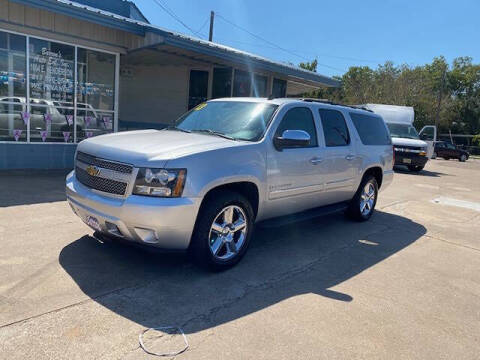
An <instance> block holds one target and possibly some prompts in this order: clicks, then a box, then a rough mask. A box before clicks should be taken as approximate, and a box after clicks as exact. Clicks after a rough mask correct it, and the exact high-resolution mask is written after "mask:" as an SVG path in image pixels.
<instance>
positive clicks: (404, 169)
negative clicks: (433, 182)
mask: <svg viewBox="0 0 480 360" xmlns="http://www.w3.org/2000/svg"><path fill="white" fill-rule="evenodd" d="M393 169H394V170H395V172H397V173H400V174H409V175H416V176H429V177H440V176H451V175H450V174H445V173H441V172H437V171H429V170H425V169H424V170H421V171H419V172H415V171H410V170H408V168H407V167H404V166H401V165H396V166H395V167H394V168H393Z"/></svg>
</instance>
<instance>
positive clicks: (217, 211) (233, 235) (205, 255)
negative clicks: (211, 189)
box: [189, 191, 254, 271]
mask: <svg viewBox="0 0 480 360" xmlns="http://www.w3.org/2000/svg"><path fill="white" fill-rule="evenodd" d="M242 221H243V222H244V225H241V223H242ZM253 225H254V213H253V209H252V206H251V204H250V202H249V201H248V200H247V199H246V198H245V197H244V196H242V195H240V194H238V193H235V192H232V191H222V192H221V193H217V194H215V195H214V196H211V197H210V198H209V199H206V200H205V202H204V203H203V204H202V207H201V208H200V212H199V214H198V217H197V221H196V224H195V228H194V230H193V234H192V239H191V242H190V248H189V253H190V255H191V257H192V259H193V261H194V262H195V263H196V264H197V265H199V266H201V267H203V268H207V269H209V270H213V271H223V270H226V269H228V268H230V267H232V266H234V265H235V264H236V263H238V262H239V261H240V260H241V258H242V257H243V256H244V255H245V252H246V251H247V248H248V245H249V243H250V238H251V235H252V232H253ZM242 226H243V227H242ZM235 229H238V230H235Z"/></svg>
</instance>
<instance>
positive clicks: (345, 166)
mask: <svg viewBox="0 0 480 360" xmlns="http://www.w3.org/2000/svg"><path fill="white" fill-rule="evenodd" d="M318 114H319V116H320V123H321V128H322V130H323V136H324V138H325V148H324V149H323V151H322V152H323V163H322V166H323V171H324V173H325V191H326V193H327V197H328V199H329V202H340V201H345V200H349V199H351V198H352V196H353V193H354V191H355V190H354V188H353V186H354V180H355V169H356V168H357V166H358V164H357V156H356V152H355V146H354V144H353V142H352V138H351V136H350V131H349V129H348V126H347V122H346V119H345V117H344V115H343V114H342V112H340V111H338V110H333V109H325V108H319V110H318Z"/></svg>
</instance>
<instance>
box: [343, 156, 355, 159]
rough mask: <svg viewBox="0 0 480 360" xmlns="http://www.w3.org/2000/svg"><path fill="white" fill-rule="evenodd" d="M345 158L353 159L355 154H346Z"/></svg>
mask: <svg viewBox="0 0 480 360" xmlns="http://www.w3.org/2000/svg"><path fill="white" fill-rule="evenodd" d="M345 159H347V160H353V159H355V155H347V156H345Z"/></svg>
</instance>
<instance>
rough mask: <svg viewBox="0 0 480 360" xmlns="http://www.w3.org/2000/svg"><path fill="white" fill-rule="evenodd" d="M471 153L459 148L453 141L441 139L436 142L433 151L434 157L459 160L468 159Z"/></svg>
mask: <svg viewBox="0 0 480 360" xmlns="http://www.w3.org/2000/svg"><path fill="white" fill-rule="evenodd" d="M469 156H470V154H469V153H468V151H465V150H462V149H459V148H457V147H456V146H455V145H453V144H451V143H447V142H445V141H439V142H437V143H435V150H434V152H433V158H436V157H441V158H444V159H445V160H449V159H458V160H459V161H462V162H464V161H466V160H468V157H469Z"/></svg>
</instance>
